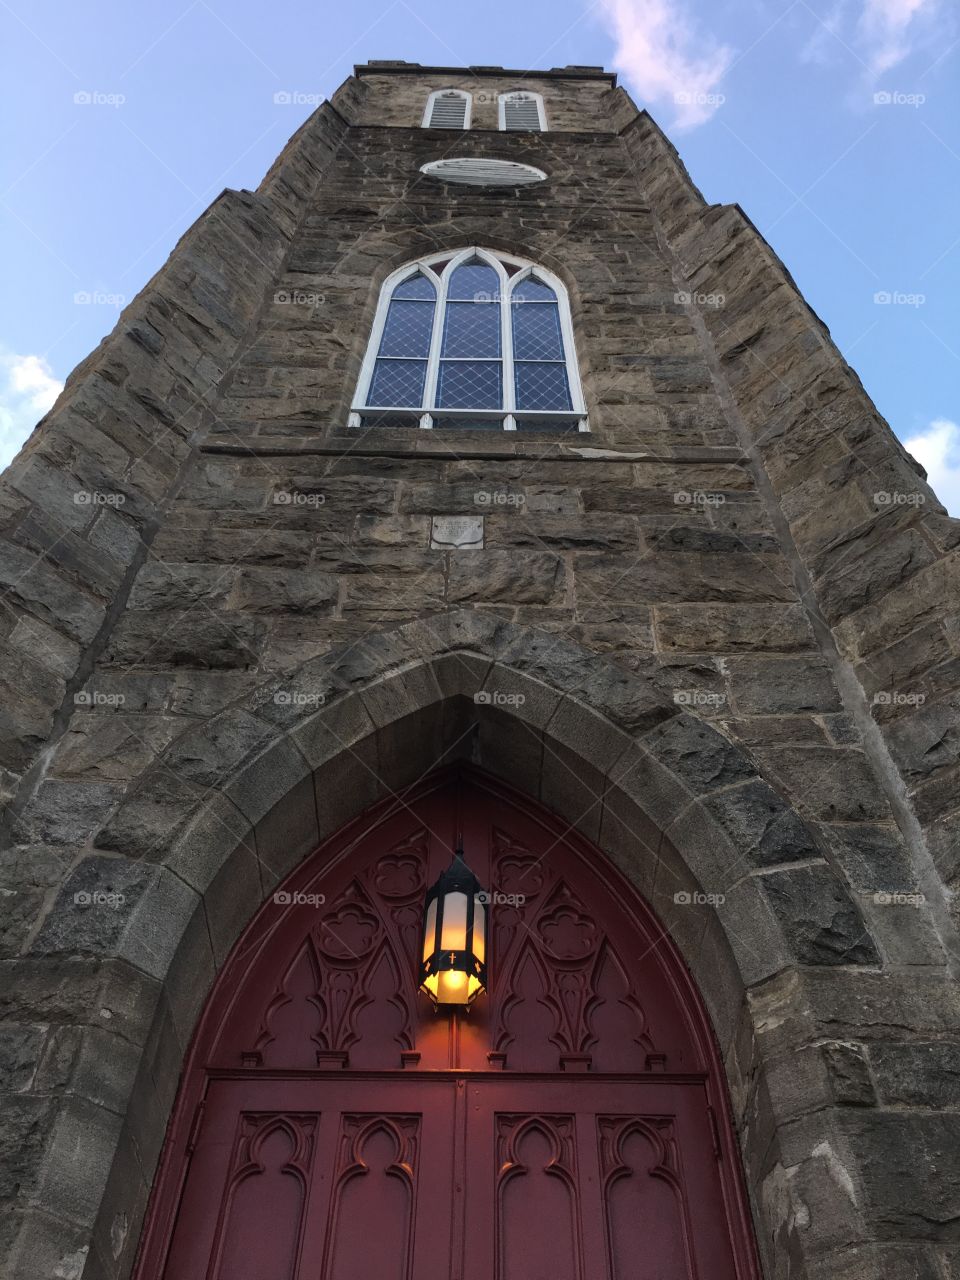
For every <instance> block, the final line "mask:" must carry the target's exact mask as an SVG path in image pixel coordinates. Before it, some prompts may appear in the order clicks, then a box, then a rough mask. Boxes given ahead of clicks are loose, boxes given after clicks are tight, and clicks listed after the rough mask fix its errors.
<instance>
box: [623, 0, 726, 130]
mask: <svg viewBox="0 0 960 1280" xmlns="http://www.w3.org/2000/svg"><path fill="white" fill-rule="evenodd" d="M600 9H601V12H602V13H603V14H604V15H605V17H606V20H607V24H608V25H609V27H610V28H611V30H612V33H613V35H614V37H615V38H616V41H617V48H616V52H615V54H614V57H613V65H614V66H615V67H616V69H617V70H618V71H620V72H622V74H623V75H624V76H625V77H626V79H627V80H629V81H630V83H631V85H632V86H634V88H635V91H636V93H637V96H638V97H639V98H640V99H641V101H642V102H644V103H647V102H660V103H668V104H670V105H671V106H672V107H674V109H675V114H674V117H673V121H672V123H673V124H674V125H675V126H676V127H677V128H680V129H683V128H687V129H689V128H693V127H694V126H695V125H698V124H703V123H704V122H705V121H707V120H709V119H710V117H711V116H712V115H713V113H714V112H715V111H716V110H717V108H718V107H719V106H721V105H722V104H723V95H722V94H720V93H718V92H717V85H718V84H719V83H720V81H721V80H722V78H723V76H724V74H725V73H726V71H727V69H728V67H729V66H730V63H731V61H732V60H733V50H732V49H729V48H728V47H727V46H726V45H718V44H716V43H714V42H712V41H711V40H710V39H709V38H707V37H704V36H702V35H700V34H698V33H697V32H695V31H694V29H693V27H692V26H691V24H690V22H689V20H688V19H687V17H686V16H685V14H684V13H683V11H682V9H681V8H680V7H679V6H677V5H675V4H674V3H672V0H600Z"/></svg>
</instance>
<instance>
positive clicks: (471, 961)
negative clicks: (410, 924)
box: [420, 848, 487, 1006]
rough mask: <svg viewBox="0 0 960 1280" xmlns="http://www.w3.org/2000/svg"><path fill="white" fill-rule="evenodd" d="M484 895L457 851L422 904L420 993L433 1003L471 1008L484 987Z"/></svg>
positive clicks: (485, 912)
mask: <svg viewBox="0 0 960 1280" xmlns="http://www.w3.org/2000/svg"><path fill="white" fill-rule="evenodd" d="M486 897H487V895H486V894H485V893H484V892H483V890H482V889H481V888H480V882H479V880H478V879H477V877H476V876H475V875H474V874H473V872H472V871H471V870H470V868H469V867H468V866H467V864H466V862H465V861H464V858H463V849H462V848H458V849H457V851H456V853H455V854H454V855H453V861H452V862H451V863H450V866H449V867H447V869H446V871H444V873H443V875H441V876H440V878H439V879H438V880H437V882H436V884H434V885H433V886H431V888H430V889H428V890H427V899H426V903H425V904H424V911H423V950H422V951H421V960H420V989H421V990H422V991H425V992H426V993H427V995H428V996H429V997H430V999H431V1000H432V1001H433V1003H434V1004H435V1005H461V1006H462V1005H468V1004H472V1003H473V1001H474V1000H475V999H476V998H477V996H478V995H479V994H480V992H481V991H483V990H484V989H485V988H486V985H487V965H486V958H487V909H486V906H485V899H486Z"/></svg>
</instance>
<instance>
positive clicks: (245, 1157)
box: [138, 774, 755, 1280]
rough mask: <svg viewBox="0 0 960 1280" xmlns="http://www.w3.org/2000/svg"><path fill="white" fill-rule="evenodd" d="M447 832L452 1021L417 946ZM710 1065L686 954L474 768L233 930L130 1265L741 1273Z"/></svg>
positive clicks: (419, 1273) (555, 1278)
mask: <svg viewBox="0 0 960 1280" xmlns="http://www.w3.org/2000/svg"><path fill="white" fill-rule="evenodd" d="M460 833H462V836H463V844H464V848H465V850H466V852H467V857H468V860H469V862H470V865H471V867H472V869H473V870H474V871H475V873H476V874H477V876H478V877H479V878H480V880H481V882H482V883H484V884H485V885H489V886H490V890H491V894H492V900H491V903H490V907H489V912H490V930H489V937H488V945H489V951H490V962H489V990H488V993H487V994H486V995H484V996H481V997H480V998H479V1000H478V1001H477V1002H476V1003H475V1004H474V1005H473V1006H472V1008H471V1010H470V1011H469V1013H463V1012H459V1013H458V1014H457V1016H451V1015H450V1014H445V1013H436V1012H435V1011H434V1009H433V1007H432V1005H431V1004H430V1003H429V1001H428V1000H427V999H426V997H424V996H423V995H422V994H421V993H419V992H418V991H417V989H416V971H417V970H416V963H417V954H418V949H419V943H420V927H421V915H422V905H423V898H424V893H425V889H426V886H427V885H428V884H430V883H431V882H432V881H433V880H434V879H435V878H436V876H437V875H438V874H439V872H440V871H441V870H442V869H443V868H444V867H445V866H446V864H447V862H448V861H449V858H450V853H451V849H452V848H453V847H454V844H455V840H456V836H457V835H458V834H460ZM716 1077H717V1064H716V1058H715V1054H714V1051H713V1047H712V1044H711V1042H710V1037H709V1033H708V1031H707V1028H706V1023H705V1020H704V1018H703V1015H702V1011H701V1009H700V1006H699V1003H698V1000H697V997H696V994H695V992H694V991H693V990H692V988H691V986H690V982H689V979H688V976H687V974H686V972H685V970H684V969H683V966H682V965H681V964H680V962H679V960H678V959H677V957H676V955H675V953H674V951H673V948H672V946H671V944H670V943H669V942H668V941H667V940H666V939H665V938H664V937H663V934H662V931H661V930H660V928H659V926H658V924H657V922H656V921H655V920H654V919H653V917H652V916H651V915H650V913H649V912H648V911H647V910H646V909H645V908H644V907H643V906H642V904H641V903H640V902H639V901H638V900H636V898H635V896H634V895H633V894H632V892H631V891H629V890H628V889H627V887H626V885H625V884H624V883H623V882H622V881H621V880H620V879H619V877H617V876H616V875H615V873H613V872H612V870H611V869H610V868H609V866H608V865H607V864H606V863H605V862H604V861H603V860H602V859H601V858H600V856H599V855H598V854H596V853H595V851H593V850H591V849H590V848H589V847H588V846H586V845H585V844H584V843H583V842H582V841H580V840H579V839H578V838H576V837H575V836H574V835H572V833H570V832H568V831H565V830H564V828H563V827H562V826H559V825H557V824H556V823H555V822H554V821H553V820H551V819H550V818H549V817H548V815H546V814H544V813H542V812H540V811H538V810H536V809H535V808H533V807H531V806H528V805H526V804H525V803H522V802H519V801H518V800H517V798H515V797H512V796H510V795H509V794H508V793H506V792H505V790H504V789H503V788H501V787H499V786H496V785H494V784H493V783H491V782H490V781H489V780H485V779H483V778H482V777H480V776H479V775H474V774H469V775H466V776H463V775H460V774H454V775H447V776H445V777H442V778H438V779H436V780H434V781H433V782H431V783H430V784H429V785H427V786H424V787H423V788H421V790H420V792H419V793H418V794H416V795H413V796H410V797H408V798H406V799H405V801H404V802H403V803H402V804H394V805H393V806H384V807H382V808H381V809H380V810H378V811H376V812H375V813H373V814H372V815H369V816H368V817H367V818H366V819H365V820H364V821H362V822H358V823H355V824H354V825H353V827H352V828H350V829H348V830H347V831H346V832H345V833H343V834H342V835H341V837H339V838H338V839H336V840H335V841H333V842H331V844H330V845H329V846H328V847H327V848H325V849H322V850H320V851H319V852H318V854H316V855H315V856H314V857H313V858H312V859H310V860H309V861H308V862H307V863H306V864H304V866H303V867H301V868H300V870H299V871H298V873H297V874H296V875H295V876H294V877H292V878H291V879H290V881H289V882H288V883H287V884H286V885H285V886H284V887H283V888H282V889H280V890H278V891H277V893H276V894H275V895H274V898H273V900H272V901H271V902H270V903H268V904H267V906H266V907H265V908H264V909H263V910H262V911H261V913H260V916H259V917H258V918H257V920H256V921H255V922H254V924H253V925H252V926H251V927H250V928H249V929H248V931H247V933H246V935H245V936H244V938H243V939H242V940H241V942H240V944H238V947H237V948H236V950H235V952H234V955H233V956H232V957H231V959H230V961H229V962H228V964H227V966H226V968H225V970H224V972H223V974H222V975H221V978H220V979H219V981H218V984H217V987H216V988H215V991H214V994H213V996H212V997H211V999H210V1002H209V1004H208V1008H207V1010H206V1013H205V1015H204V1018H203V1020H202V1023H201V1026H200V1029H199V1031H198V1035H197V1040H196V1044H195V1046H194V1049H193V1051H192V1054H191V1060H190V1062H189V1064H188V1070H187V1074H186V1077H185V1081H184V1085H183V1087H182V1089H181V1095H180V1100H179V1103H178V1108H177V1113H176V1116H175V1120H174V1123H173V1125H172V1130H171V1134H170V1137H169V1139H168V1144H167V1148H166V1152H165V1158H164V1164H163V1170H162V1175H161V1178H160V1180H159V1186H158V1189H157V1192H156V1194H155V1196H154V1203H153V1206H152V1211H151V1215H150V1221H149V1227H148V1230H147V1232H146V1233H145V1242H144V1246H143V1248H142V1256H141V1259H140V1270H139V1273H138V1280H308V1277H309V1280H351V1278H354V1277H355V1278H356V1280H360V1277H361V1276H362V1277H364V1278H366V1277H367V1276H369V1275H374V1274H375V1275H376V1276H377V1277H378V1280H381V1278H384V1280H385V1278H391V1280H392V1278H393V1277H396V1278H397V1280H441V1277H442V1278H443V1280H450V1278H451V1277H456V1278H457V1280H494V1278H495V1280H513V1278H514V1277H517V1280H520V1278H521V1277H523V1280H531V1277H538V1276H540V1275H541V1274H542V1275H543V1276H547V1275H549V1276H550V1277H551V1280H602V1278H603V1277H608V1278H609V1280H621V1278H622V1280H627V1277H629V1280H646V1278H647V1277H649V1278H650V1280H653V1277H656V1280H694V1278H695V1277H705V1276H707V1275H709V1276H710V1278H711V1280H734V1278H735V1277H736V1278H742V1277H747V1276H754V1275H755V1271H754V1261H753V1250H752V1246H751V1244H750V1241H749V1236H748V1232H747V1230H746V1219H745V1213H744V1207H743V1201H742V1196H741V1190H740V1182H739V1177H738V1171H737V1167H736V1154H735V1150H734V1146H733V1143H732V1141H731V1136H730V1133H729V1127H728V1125H727V1122H726V1119H725V1115H726V1111H725V1103H724V1097H723V1090H722V1088H721V1087H720V1085H719V1081H718V1079H717V1078H716ZM372 1223H376V1228H375V1229H371V1224H372ZM266 1237H268V1238H269V1245H267V1244H265V1243H264V1241H265V1238H266Z"/></svg>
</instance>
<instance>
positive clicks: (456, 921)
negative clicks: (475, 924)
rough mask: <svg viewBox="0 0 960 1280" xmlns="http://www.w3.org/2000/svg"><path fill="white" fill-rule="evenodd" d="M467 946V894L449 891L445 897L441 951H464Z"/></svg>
mask: <svg viewBox="0 0 960 1280" xmlns="http://www.w3.org/2000/svg"><path fill="white" fill-rule="evenodd" d="M466 946H467V895H466V894H465V893H448V894H445V895H444V899H443V924H442V926H441V929H440V950H441V951H464V950H465V949H466Z"/></svg>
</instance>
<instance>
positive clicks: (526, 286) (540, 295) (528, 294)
mask: <svg viewBox="0 0 960 1280" xmlns="http://www.w3.org/2000/svg"><path fill="white" fill-rule="evenodd" d="M512 296H513V297H514V298H522V299H523V300H524V302H556V300H557V295H556V294H555V293H554V292H553V290H552V289H551V288H550V286H549V285H546V284H544V283H543V282H542V281H541V280H534V278H533V276H527V278H526V280H521V281H520V283H519V284H518V285H517V286H516V288H515V289H514V291H513V295H512Z"/></svg>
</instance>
